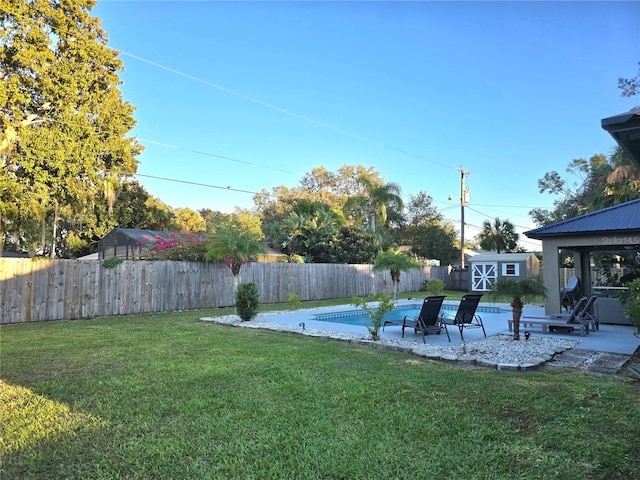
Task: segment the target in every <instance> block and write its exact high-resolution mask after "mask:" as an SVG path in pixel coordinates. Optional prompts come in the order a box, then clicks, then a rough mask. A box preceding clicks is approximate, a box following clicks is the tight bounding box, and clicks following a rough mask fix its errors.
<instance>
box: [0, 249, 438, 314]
mask: <svg viewBox="0 0 640 480" xmlns="http://www.w3.org/2000/svg"><path fill="white" fill-rule="evenodd" d="M448 273H449V267H428V266H425V267H423V268H422V269H413V270H411V271H409V272H402V274H401V276H400V291H403V292H406V291H417V290H419V289H420V287H421V286H422V284H423V283H424V281H425V280H427V279H430V278H440V279H442V280H443V281H445V283H446V281H447V277H448ZM240 281H241V282H256V283H257V284H258V291H259V295H260V302H261V303H281V302H286V296H287V293H289V292H292V293H295V294H297V295H298V296H299V297H300V300H302V301H305V300H323V299H330V298H350V297H354V296H361V297H365V296H367V295H370V294H373V293H388V294H392V293H393V285H392V283H391V276H390V274H389V272H388V271H380V272H374V271H373V266H372V265H337V264H295V263H249V264H247V265H244V266H243V267H242V270H241V272H240ZM233 304H234V298H233V276H232V274H231V271H230V270H229V269H228V268H227V267H226V266H223V265H220V264H212V263H194V262H174V261H145V260H135V261H134V260H125V261H123V262H122V263H121V264H119V265H116V266H115V267H114V268H107V267H105V266H104V265H103V263H102V261H101V260H46V259H37V260H32V259H19V258H0V324H8V323H23V322H38V321H45V320H72V319H78V318H93V317H100V316H106V315H126V314H133V313H152V312H165V311H175V310H198V309H203V308H216V307H228V306H232V305H233Z"/></svg>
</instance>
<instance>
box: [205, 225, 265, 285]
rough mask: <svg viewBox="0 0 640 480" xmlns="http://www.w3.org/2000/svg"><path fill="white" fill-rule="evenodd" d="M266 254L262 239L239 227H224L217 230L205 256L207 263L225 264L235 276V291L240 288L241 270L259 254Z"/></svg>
mask: <svg viewBox="0 0 640 480" xmlns="http://www.w3.org/2000/svg"><path fill="white" fill-rule="evenodd" d="M264 252H266V247H265V245H264V242H263V240H262V239H261V238H257V236H256V235H255V233H253V232H251V231H249V230H243V229H241V228H238V225H232V224H230V225H224V226H221V227H219V228H218V229H216V232H215V234H214V236H213V239H212V241H211V243H210V245H209V249H208V250H207V252H206V253H205V254H204V258H205V260H207V261H214V262H224V263H225V264H226V265H227V267H229V268H230V269H231V273H232V274H233V291H234V292H235V291H236V289H237V288H238V283H239V276H240V269H241V268H242V265H244V264H245V263H249V261H251V260H255V258H256V256H257V255H258V254H259V253H264Z"/></svg>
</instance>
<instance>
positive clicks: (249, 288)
mask: <svg viewBox="0 0 640 480" xmlns="http://www.w3.org/2000/svg"><path fill="white" fill-rule="evenodd" d="M235 300H236V313H237V314H238V316H239V317H240V318H241V319H242V321H243V322H246V321H248V320H251V319H252V318H254V317H255V316H256V315H257V314H258V305H259V303H260V298H259V297H258V284H257V283H256V282H245V283H239V284H238V288H237V289H236V293H235Z"/></svg>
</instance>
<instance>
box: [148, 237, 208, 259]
mask: <svg viewBox="0 0 640 480" xmlns="http://www.w3.org/2000/svg"><path fill="white" fill-rule="evenodd" d="M206 251H207V240H206V238H205V237H203V236H201V235H194V234H193V233H170V234H169V238H156V239H155V240H154V242H153V245H152V246H151V248H150V249H149V253H150V255H149V257H150V258H153V259H157V260H179V261H186V262H204V261H205V259H204V254H205V252H206Z"/></svg>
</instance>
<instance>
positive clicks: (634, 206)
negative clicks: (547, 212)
mask: <svg viewBox="0 0 640 480" xmlns="http://www.w3.org/2000/svg"><path fill="white" fill-rule="evenodd" d="M633 231H640V199H638V200H631V201H630V202H626V203H621V204H619V205H614V206H613V207H609V208H603V209H602V210H597V211H595V212H590V213H585V214H584V215H578V216H577V217H573V218H568V219H566V220H562V221H561V222H556V223H552V224H551V225H546V226H544V227H540V228H536V229H534V230H529V231H528V232H524V234H525V235H526V236H527V237H529V238H535V239H537V240H542V239H543V238H546V237H553V236H567V235H592V234H596V233H602V232H607V233H609V234H610V233H613V232H620V233H625V232H633Z"/></svg>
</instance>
